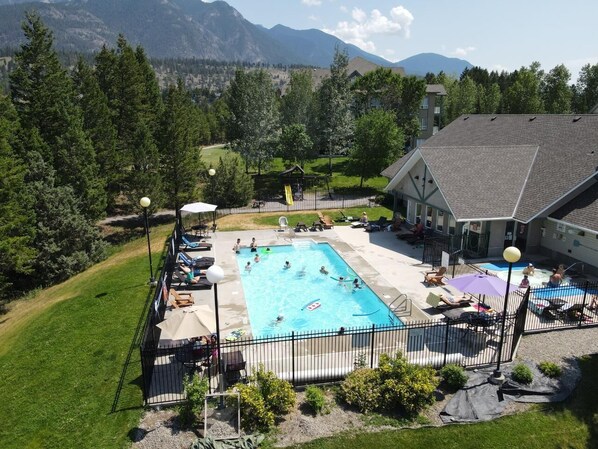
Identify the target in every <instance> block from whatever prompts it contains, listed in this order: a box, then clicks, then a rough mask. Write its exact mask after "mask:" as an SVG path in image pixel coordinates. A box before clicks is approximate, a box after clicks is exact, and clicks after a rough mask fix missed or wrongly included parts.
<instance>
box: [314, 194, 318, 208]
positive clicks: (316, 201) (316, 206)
mask: <svg viewBox="0 0 598 449" xmlns="http://www.w3.org/2000/svg"><path fill="white" fill-rule="evenodd" d="M314 210H318V189H315V190H314Z"/></svg>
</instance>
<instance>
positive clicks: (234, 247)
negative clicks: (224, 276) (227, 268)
mask: <svg viewBox="0 0 598 449" xmlns="http://www.w3.org/2000/svg"><path fill="white" fill-rule="evenodd" d="M233 251H234V252H235V253H237V254H239V253H240V252H241V239H237V243H235V245H234V246H233Z"/></svg>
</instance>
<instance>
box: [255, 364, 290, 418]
mask: <svg viewBox="0 0 598 449" xmlns="http://www.w3.org/2000/svg"><path fill="white" fill-rule="evenodd" d="M250 382H255V383H256V385H257V387H258V389H259V390H260V393H261V395H262V397H263V398H264V401H265V402H266V404H267V407H268V409H269V410H271V411H272V412H273V413H274V414H275V415H276V416H281V415H284V414H286V413H288V412H289V411H290V410H291V409H292V408H293V407H294V406H295V401H296V395H295V391H294V390H293V386H292V385H291V384H290V383H289V382H287V381H286V380H282V379H279V378H277V377H276V374H274V373H273V372H272V371H266V370H265V369H264V366H263V365H260V366H259V368H258V370H257V371H256V372H255V373H254V374H253V375H252V376H250Z"/></svg>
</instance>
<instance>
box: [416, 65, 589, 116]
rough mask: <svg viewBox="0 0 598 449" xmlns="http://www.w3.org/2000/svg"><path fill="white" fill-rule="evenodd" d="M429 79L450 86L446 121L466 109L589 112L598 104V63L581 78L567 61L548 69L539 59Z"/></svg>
mask: <svg viewBox="0 0 598 449" xmlns="http://www.w3.org/2000/svg"><path fill="white" fill-rule="evenodd" d="M425 78H426V82H428V83H430V84H434V83H438V84H443V85H444V87H445V88H446V91H447V96H446V98H445V99H444V104H443V106H444V107H443V110H442V123H443V124H444V125H446V124H449V123H450V122H451V121H453V120H454V119H456V118H457V117H459V116H460V115H462V114H497V113H498V114H571V113H575V114H587V113H589V112H590V111H591V110H592V108H593V107H595V106H596V105H598V64H594V65H591V64H586V65H584V66H583V67H582V68H581V71H580V73H579V77H578V79H577V82H576V83H572V82H571V72H570V71H569V70H568V69H567V68H566V67H565V66H564V65H563V64H559V65H557V66H556V67H554V68H553V69H552V70H550V71H548V72H545V71H544V70H542V68H541V66H540V64H539V63H538V62H533V63H532V64H530V66H529V67H521V68H520V69H519V70H515V71H513V72H511V73H509V72H506V71H503V72H500V73H499V72H497V71H491V72H489V71H488V70H486V69H483V68H481V67H473V68H471V69H466V70H464V71H463V73H462V74H461V76H460V77H459V78H458V79H457V78H453V77H449V76H447V75H446V74H444V73H439V74H437V75H435V74H432V73H428V74H427V75H426V77H425Z"/></svg>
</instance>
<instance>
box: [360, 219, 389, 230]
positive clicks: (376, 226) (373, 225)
mask: <svg viewBox="0 0 598 449" xmlns="http://www.w3.org/2000/svg"><path fill="white" fill-rule="evenodd" d="M387 225H388V219H387V218H386V217H380V218H378V220H376V221H370V222H369V223H368V225H367V226H366V227H365V230H366V232H377V231H381V230H382V229H384V227H385V226H387Z"/></svg>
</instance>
